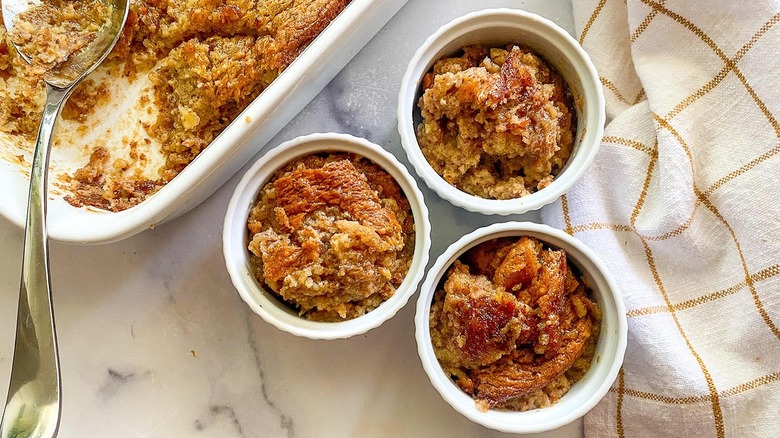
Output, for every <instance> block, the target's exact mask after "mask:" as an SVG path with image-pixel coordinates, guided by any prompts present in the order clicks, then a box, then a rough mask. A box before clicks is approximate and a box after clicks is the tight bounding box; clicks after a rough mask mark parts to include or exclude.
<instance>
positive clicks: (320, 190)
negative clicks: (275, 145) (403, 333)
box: [247, 153, 414, 321]
mask: <svg viewBox="0 0 780 438" xmlns="http://www.w3.org/2000/svg"><path fill="white" fill-rule="evenodd" d="M247 227H248V229H249V238H250V244H249V249H250V251H251V253H252V254H253V257H251V258H250V259H251V264H252V265H253V267H254V269H253V270H254V272H255V273H256V276H257V278H258V280H259V281H261V282H263V283H264V284H265V285H266V286H267V287H268V288H269V289H271V290H273V291H274V292H276V293H277V294H278V295H279V296H281V298H283V299H284V300H285V301H286V302H288V303H289V304H290V305H291V306H293V307H294V308H296V309H297V310H298V311H299V312H300V313H301V314H302V315H303V316H305V317H306V318H309V319H315V320H334V321H337V320H344V319H352V318H356V317H358V316H360V315H363V314H365V313H366V312H369V311H371V310H373V309H374V308H376V307H377V306H379V305H380V304H381V303H382V302H384V301H385V300H386V299H388V298H389V297H390V296H392V295H393V293H394V292H395V289H396V288H397V287H398V286H399V285H400V284H401V282H402V281H403V278H404V277H405V275H406V272H407V271H408V269H409V264H410V262H411V258H412V254H413V247H414V222H413V219H412V214H411V210H410V207H409V204H408V202H407V201H406V199H405V197H404V196H403V192H402V191H401V189H400V187H398V184H397V183H396V182H395V181H394V180H392V177H391V176H390V175H389V174H387V172H385V171H384V170H383V169H382V168H380V167H379V166H377V165H376V164H374V163H372V162H370V161H368V160H366V159H365V158H361V157H358V156H356V155H353V154H346V153H333V154H315V155H308V156H305V157H303V158H299V159H296V160H293V162H291V163H289V164H287V165H285V166H284V167H283V168H282V169H280V170H279V171H277V172H276V173H275V175H274V176H273V177H272V178H271V180H270V181H269V182H268V183H266V184H265V186H264V187H263V188H262V189H261V191H260V194H259V196H258V201H257V204H256V205H255V206H254V207H253V208H252V211H251V213H250V216H249V220H248V223H247Z"/></svg>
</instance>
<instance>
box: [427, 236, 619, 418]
mask: <svg viewBox="0 0 780 438" xmlns="http://www.w3.org/2000/svg"><path fill="white" fill-rule="evenodd" d="M509 236H531V237H535V238H537V239H539V240H540V241H542V242H544V243H545V244H547V245H549V246H551V247H555V248H559V249H563V250H564V251H566V255H567V258H568V260H569V262H570V263H572V264H573V265H574V266H576V267H577V268H578V269H579V270H580V271H581V272H582V274H583V276H584V277H585V279H586V280H587V281H588V284H589V285H590V286H591V288H592V290H593V297H594V299H595V300H596V302H597V303H598V304H599V306H600V307H601V311H602V321H601V334H600V336H599V341H598V344H597V346H596V355H595V357H594V360H593V364H592V365H591V367H590V370H588V372H587V373H586V374H585V376H584V377H583V378H582V380H580V381H578V382H577V383H575V384H574V385H573V386H572V387H571V389H569V391H568V392H567V393H566V394H565V395H564V396H563V397H562V398H561V399H560V400H559V401H558V402H557V403H556V404H554V405H552V406H550V407H547V408H542V409H534V410H530V411H525V412H511V411H501V410H490V411H488V412H480V411H479V410H478V409H477V407H476V404H475V402H474V399H473V398H471V396H469V395H468V394H466V393H465V392H463V391H461V389H460V388H458V386H457V385H456V384H455V383H454V382H453V381H452V380H450V378H449V376H447V375H446V374H445V373H444V371H443V370H442V368H441V366H440V365H439V362H438V360H437V359H436V355H435V354H434V351H433V346H432V344H431V334H430V327H429V320H430V309H431V301H432V299H433V294H434V292H435V291H436V288H437V286H438V284H439V282H440V281H441V279H442V277H443V275H444V274H445V273H446V271H447V269H448V268H449V267H450V265H451V264H452V263H453V262H454V261H455V260H456V259H457V258H458V257H460V256H461V255H462V254H463V253H464V252H466V251H467V250H469V249H470V248H473V247H474V246H476V245H478V244H480V243H482V242H485V241H488V240H492V239H497V238H500V237H509ZM415 326H416V333H415V335H416V338H417V349H418V352H419V355H420V359H421V360H422V364H423V368H424V369H425V372H426V373H427V374H428V378H429V379H430V381H431V383H432V384H433V386H434V387H435V388H436V390H437V391H439V393H440V394H441V396H442V398H444V400H445V401H446V402H447V403H449V404H450V405H451V406H452V407H453V408H455V410H456V411H458V412H460V413H461V414H462V415H464V416H465V417H467V418H468V419H470V420H471V421H474V422H475V423H479V424H481V425H483V426H485V427H489V428H491V429H496V430H500V431H503V432H512V433H536V432H543V431H547V430H551V429H555V428H558V427H561V426H563V425H565V424H568V423H570V422H572V421H574V420H576V419H577V418H579V417H581V416H583V415H585V413H586V412H588V411H589V410H590V409H591V408H592V407H593V406H595V405H596V403H598V401H599V400H601V398H602V397H604V395H605V394H606V393H607V391H608V390H609V387H610V386H611V385H612V383H613V382H614V381H615V377H616V376H617V374H618V370H620V366H621V364H622V363H623V355H624V353H625V349H626V339H627V322H626V311H625V307H624V305H623V298H622V297H621V295H620V292H619V290H618V288H617V286H616V284H615V280H614V279H613V278H612V275H611V274H610V273H609V271H608V270H607V267H606V266H605V265H604V263H603V262H601V260H599V258H598V257H597V256H596V255H595V254H594V253H593V251H591V250H590V249H589V248H588V247H587V246H585V245H584V244H583V243H582V242H580V241H579V240H577V239H575V238H574V237H572V236H569V235H568V234H566V233H564V232H562V231H560V230H556V229H554V228H551V227H548V226H546V225H540V224H534V223H530V222H508V223H501V224H494V225H490V226H487V227H484V228H480V229H478V230H476V231H474V232H472V233H470V234H468V235H466V236H463V237H462V238H461V239H460V240H458V241H457V242H455V243H453V244H452V245H450V246H449V248H447V250H446V251H444V253H443V254H442V255H441V256H439V258H438V259H437V260H436V263H435V264H434V265H433V267H432V268H431V269H430V270H429V271H428V274H427V276H426V278H425V281H424V282H423V285H422V287H421V289H420V296H419V298H418V300H417V314H416V316H415Z"/></svg>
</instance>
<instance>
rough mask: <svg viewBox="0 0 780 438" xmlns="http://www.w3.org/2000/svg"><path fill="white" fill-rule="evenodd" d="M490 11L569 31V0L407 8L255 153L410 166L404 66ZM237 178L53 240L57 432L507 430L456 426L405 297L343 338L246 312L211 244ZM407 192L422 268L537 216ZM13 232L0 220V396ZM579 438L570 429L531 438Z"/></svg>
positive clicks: (14, 277) (13, 270) (428, 0)
mask: <svg viewBox="0 0 780 438" xmlns="http://www.w3.org/2000/svg"><path fill="white" fill-rule="evenodd" d="M488 7H514V8H522V9H525V10H528V11H531V12H536V13H539V14H540V15H543V16H545V17H547V18H550V19H551V20H553V21H555V22H557V23H558V24H560V25H561V26H563V27H564V28H566V29H568V30H569V31H572V29H573V23H572V16H571V5H570V3H569V1H568V0H536V1H518V0H503V1H501V0H483V1H480V2H475V1H473V0H450V1H444V0H410V1H409V2H408V4H407V5H406V6H405V7H404V8H403V9H402V10H401V11H400V12H399V13H398V14H397V15H396V16H395V17H394V18H393V19H392V20H391V21H390V22H389V23H388V24H387V26H385V28H384V29H383V30H381V31H380V32H379V33H378V34H377V36H376V37H375V38H374V39H373V40H371V41H370V42H369V43H368V44H367V45H366V47H365V48H364V49H363V50H362V51H361V52H360V53H359V54H358V55H357V56H356V57H355V58H354V59H353V60H352V62H350V63H349V64H348V65H347V67H346V68H345V69H344V70H343V71H342V72H341V73H340V74H339V75H338V76H337V77H336V78H335V79H334V80H333V81H332V82H331V83H330V84H329V85H328V86H327V88H325V90H323V91H322V92H321V93H320V94H319V95H318V96H317V97H316V98H315V99H314V100H313V101H312V102H311V103H310V104H309V105H308V106H307V107H306V108H305V109H304V111H303V112H302V113H301V114H299V115H298V116H297V117H296V118H295V119H294V120H293V121H292V122H291V123H290V124H289V125H288V126H287V127H286V128H285V129H284V130H283V131H282V132H281V133H279V135H277V136H276V137H275V138H274V139H273V140H271V142H270V143H269V144H268V145H266V147H265V148H264V149H263V150H267V149H268V148H271V147H274V146H276V145H278V144H280V143H282V142H283V141H286V140H289V139H291V138H294V137H297V136H299V135H303V134H309V133H313V132H326V131H335V132H345V133H350V134H353V135H357V136H362V137H365V138H367V139H369V140H371V141H374V142H376V143H378V144H380V145H382V146H384V147H385V148H386V149H388V150H389V151H391V152H392V153H394V154H395V156H396V157H398V158H399V159H400V160H401V162H403V163H404V164H406V165H408V161H407V160H406V156H405V154H404V153H403V150H402V148H401V144H400V138H399V135H398V133H397V131H396V119H395V110H396V94H397V90H398V86H399V83H400V80H401V76H402V74H403V71H404V70H405V68H406V63H407V61H408V60H409V59H410V58H411V57H412V55H413V53H414V51H415V50H416V49H417V47H418V46H419V45H420V44H421V43H422V42H423V41H424V39H425V38H426V37H427V36H428V35H430V34H431V33H433V32H434V31H435V30H436V29H437V28H438V27H439V26H440V25H442V24H444V23H446V22H448V21H450V20H451V19H453V18H455V17H458V16H461V15H463V14H465V13H467V12H470V11H472V10H476V9H480V8H488ZM260 153H261V154H262V152H260ZM248 165H249V164H248ZM248 165H247V167H248ZM245 169H246V167H245V168H244V169H243V170H242V171H241V172H239V174H237V175H236V176H235V177H234V178H232V179H231V180H230V181H229V182H228V183H227V184H226V185H225V186H224V187H222V188H221V189H220V190H219V191H218V192H217V193H216V194H214V195H213V196H211V197H210V198H209V199H208V200H206V201H205V202H204V203H203V204H201V205H200V206H199V207H197V208H195V209H194V210H192V211H191V212H190V213H188V214H186V215H184V216H183V217H180V218H178V219H176V220H174V221H172V222H170V223H167V224H165V225H162V226H158V227H156V228H155V229H153V230H148V231H145V232H144V233H142V234H140V235H137V236H135V237H132V238H130V239H127V240H125V241H122V242H119V243H115V244H111V245H103V246H94V247H78V246H68V245H63V244H58V243H52V245H51V270H52V282H53V288H54V292H53V293H54V305H55V314H56V321H57V328H58V335H59V343H60V357H61V361H62V379H63V411H62V415H63V416H62V423H61V427H60V436H61V437H120V438H121V437H183V436H187V437H189V436H206V437H353V436H354V437H396V436H399V437H400V436H405V437H433V436H446V437H460V436H468V437H497V436H502V434H501V433H498V432H495V431H491V430H488V429H485V428H483V427H482V426H479V425H476V424H474V423H471V422H470V421H468V420H467V419H466V418H464V417H462V416H461V415H460V414H458V413H457V412H455V411H454V410H453V409H452V408H451V407H450V406H449V405H448V404H446V403H445V402H444V401H443V400H442V399H441V397H439V395H438V393H437V392H436V391H435V390H434V389H433V387H432V386H431V385H430V384H429V382H428V379H427V376H426V375H425V373H424V372H423V369H422V366H421V364H420V361H419V359H418V356H417V350H416V345H415V341H414V321H413V318H414V301H415V300H416V295H415V296H414V297H413V298H412V299H411V300H410V302H409V303H408V304H407V305H406V307H404V309H403V310H401V312H399V313H398V314H397V315H396V316H395V317H394V318H393V319H391V320H390V321H388V322H386V323H385V324H384V325H382V326H381V327H379V328H377V329H375V330H372V331H370V332H369V333H367V334H365V335H362V336H357V337H355V338H351V339H348V340H340V341H311V340H307V339H301V338H296V337H294V336H292V335H289V334H287V333H283V332H281V331H279V330H277V329H275V328H274V327H272V326H270V325H269V324H267V323H265V322H264V321H263V320H262V319H260V317H259V316H257V315H255V314H254V313H252V312H251V311H250V310H249V308H248V307H247V306H246V305H245V304H244V302H243V301H241V299H240V298H239V296H238V294H237V293H236V291H235V289H234V288H233V286H232V285H231V283H230V279H229V278H228V275H227V272H226V270H225V266H224V262H223V259H222V244H221V234H222V219H223V215H224V212H225V209H226V206H227V203H228V199H229V198H230V195H231V193H232V191H233V188H234V187H235V185H236V184H237V183H238V180H239V178H240V176H241V174H243V171H244V170H245ZM418 183H419V184H420V188H421V189H422V190H423V192H424V194H425V197H426V200H427V203H428V207H429V209H430V213H431V222H432V224H433V230H432V231H433V232H432V240H433V245H432V248H431V264H432V263H433V261H434V260H435V259H436V257H438V255H439V254H440V253H441V252H442V251H443V250H444V249H445V248H446V247H447V245H449V244H450V243H452V242H454V241H455V240H457V238H458V237H459V236H460V235H462V234H464V233H466V232H469V231H472V230H473V229H475V228H478V227H480V226H482V225H486V224H489V223H492V222H494V221H506V220H533V221H538V219H539V216H538V213H529V214H526V215H523V216H508V217H486V216H481V215H479V214H474V213H469V212H466V211H464V210H462V209H459V208H456V207H453V206H451V205H449V204H448V203H446V202H445V201H442V200H441V199H439V198H438V197H437V196H436V195H435V194H434V193H433V192H431V191H430V190H428V189H427V187H426V186H425V185H424V183H422V181H421V180H420V179H419V178H418ZM22 234H23V233H22V230H20V229H18V228H17V227H15V226H14V225H12V224H11V223H10V222H7V221H6V220H4V219H0V242H2V245H1V246H0V399H2V400H4V399H5V394H6V392H7V389H8V376H9V375H10V366H11V354H12V349H13V339H14V327H15V319H16V303H17V297H18V290H19V278H20V270H21V252H22ZM581 434H582V423H581V421H577V422H575V423H572V424H570V425H568V426H565V427H563V428H561V429H558V430H556V431H553V432H550V433H547V434H542V435H541V436H545V437H572V436H580V435H581Z"/></svg>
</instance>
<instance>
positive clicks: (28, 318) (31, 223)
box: [0, 84, 70, 438]
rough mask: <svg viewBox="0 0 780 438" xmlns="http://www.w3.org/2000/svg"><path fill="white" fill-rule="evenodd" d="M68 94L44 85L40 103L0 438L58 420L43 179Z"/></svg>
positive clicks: (54, 425) (48, 432) (42, 431)
mask: <svg viewBox="0 0 780 438" xmlns="http://www.w3.org/2000/svg"><path fill="white" fill-rule="evenodd" d="M69 92H70V89H63V88H57V87H53V86H51V85H48V84H47V85H46V106H45V107H44V110H43V118H42V120H41V125H40V128H39V129H38V138H37V140H36V142H35V151H34V152H33V163H32V169H31V170H30V194H29V201H28V207H27V224H26V227H25V234H24V258H23V262H22V281H21V288H20V291H19V310H18V313H17V317H16V318H17V319H16V344H15V345H14V357H13V363H12V364H11V383H10V385H9V388H8V399H7V401H6V405H5V412H4V413H3V419H2V423H0V438H15V437H19V438H22V437H25V438H26V437H47V438H48V437H54V436H56V435H57V429H58V427H59V423H60V411H61V398H62V396H61V392H60V363H59V357H58V353H57V334H56V331H55V329H54V313H53V311H52V301H51V281H50V274H49V242H48V238H47V233H46V187H47V184H46V183H47V173H48V172H47V169H48V166H49V155H50V151H51V136H52V131H53V130H54V121H55V119H56V118H57V115H58V114H59V113H60V110H61V109H62V105H63V103H64V102H65V99H66V98H67V97H68V94H69Z"/></svg>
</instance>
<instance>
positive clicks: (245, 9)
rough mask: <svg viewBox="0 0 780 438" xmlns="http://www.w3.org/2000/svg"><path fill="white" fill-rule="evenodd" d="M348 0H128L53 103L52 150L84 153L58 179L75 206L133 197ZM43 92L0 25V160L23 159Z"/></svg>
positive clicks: (188, 157) (261, 85)
mask: <svg viewBox="0 0 780 438" xmlns="http://www.w3.org/2000/svg"><path fill="white" fill-rule="evenodd" d="M63 1H65V0H63ZM68 1H69V2H70V3H73V4H74V5H76V7H78V5H79V3H80V2H81V1H84V2H86V0H68ZM349 1H350V0H301V1H291V0H236V1H232V0H230V1H226V0H215V1H211V0H184V1H172V0H171V1H168V0H150V1H141V0H132V1H131V6H130V13H129V16H128V20H127V23H126V25H125V28H124V31H123V34H122V37H121V39H120V41H119V43H118V44H117V46H116V47H115V48H114V50H113V52H112V53H111V55H109V57H108V58H107V60H106V61H105V62H104V63H103V65H101V66H100V68H99V69H98V70H97V71H96V72H95V74H93V75H92V76H90V77H89V78H87V79H86V80H85V81H84V82H83V83H82V84H81V85H80V86H79V87H78V89H77V90H76V91H75V92H74V94H73V96H71V98H70V100H69V101H68V104H67V105H66V107H65V108H64V110H63V112H62V115H61V117H62V122H63V123H62V124H61V128H60V129H58V132H57V133H56V134H55V137H54V145H55V146H54V147H55V149H57V148H59V149H60V150H59V151H58V153H62V154H65V155H68V156H70V157H73V156H78V157H83V160H82V161H83V162H82V163H81V165H80V167H74V168H70V169H68V171H67V172H64V173H63V174H60V175H57V176H56V177H57V178H56V181H53V183H54V185H55V187H56V190H57V191H58V193H59V194H61V195H63V196H64V197H65V199H66V200H67V201H68V202H69V203H70V204H72V205H74V206H77V207H81V206H90V207H95V208H99V209H103V210H108V211H121V210H125V209H127V208H130V207H133V206H134V205H137V204H139V203H140V202H142V201H143V200H144V199H146V198H147V197H148V196H149V195H151V194H153V193H155V192H156V191H158V190H159V189H160V188H161V187H163V186H164V185H165V184H166V183H168V182H169V181H171V180H172V179H173V178H174V177H175V176H176V175H178V174H179V173H180V172H181V171H182V170H183V169H184V168H185V167H186V166H187V165H188V164H189V163H190V162H191V161H192V160H193V159H194V158H195V157H196V156H197V155H198V154H199V153H200V152H201V151H202V150H203V149H204V148H206V147H207V146H208V145H209V144H210V143H211V142H212V141H213V140H214V139H215V138H216V137H217V135H219V133H220V132H222V130H224V129H225V128H226V127H227V126H228V125H229V124H230V123H231V122H232V121H233V120H234V119H235V118H236V117H237V116H238V114H239V113H240V112H241V111H242V110H243V109H244V108H246V107H247V106H248V105H249V103H251V102H252V101H253V100H254V99H255V98H256V97H257V96H258V95H259V94H260V93H262V92H263V90H265V88H266V87H268V85H269V84H270V83H271V82H272V81H273V80H274V79H275V78H276V77H277V76H279V75H280V74H281V73H282V71H283V70H284V69H285V68H286V67H287V66H288V65H289V64H290V63H291V62H292V61H293V60H294V59H295V58H296V57H297V56H298V55H299V54H300V53H301V52H302V51H303V49H305V48H306V46H307V45H308V44H309V43H310V42H311V41H312V40H314V38H316V37H317V35H319V33H320V32H321V31H322V30H323V29H324V28H325V27H326V26H327V25H328V24H329V23H330V22H331V21H332V20H333V19H334V18H335V17H336V16H337V15H338V14H339V13H340V12H341V11H342V10H343V9H344V8H345V7H346V5H347V4H348V3H349ZM44 98H45V94H44V86H43V82H42V72H41V71H40V70H39V69H34V68H31V67H30V66H29V65H27V64H26V63H25V62H24V61H23V60H22V59H21V58H20V57H19V55H18V54H17V53H16V51H15V50H14V49H13V46H12V45H11V43H10V35H8V34H7V33H6V32H5V30H4V27H3V26H0V157H2V158H4V159H7V160H16V161H19V160H22V161H23V157H24V156H25V154H28V153H29V151H30V150H31V148H32V144H33V141H34V139H35V135H36V132H37V126H38V123H39V120H40V117H41V112H42V108H43V103H44Z"/></svg>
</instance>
